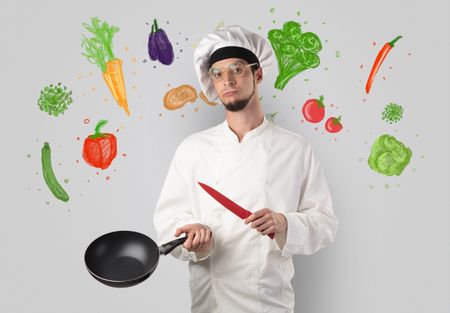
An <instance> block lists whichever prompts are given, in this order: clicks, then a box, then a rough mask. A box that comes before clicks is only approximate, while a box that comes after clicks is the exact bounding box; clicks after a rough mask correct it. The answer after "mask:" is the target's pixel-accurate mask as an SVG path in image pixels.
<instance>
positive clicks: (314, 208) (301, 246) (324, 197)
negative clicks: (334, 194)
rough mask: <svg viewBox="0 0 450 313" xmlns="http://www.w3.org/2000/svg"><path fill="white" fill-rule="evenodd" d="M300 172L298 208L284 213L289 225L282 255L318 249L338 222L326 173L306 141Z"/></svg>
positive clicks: (331, 233)
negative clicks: (301, 173)
mask: <svg viewBox="0 0 450 313" xmlns="http://www.w3.org/2000/svg"><path fill="white" fill-rule="evenodd" d="M302 172H303V173H304V174H303V175H301V179H302V181H301V190H300V198H299V203H298V207H297V210H296V212H290V213H287V214H286V219H287V222H288V228H287V233H286V239H285V240H286V241H285V244H284V247H283V250H282V255H283V256H292V255H294V254H303V255H309V254H313V253H315V252H317V251H319V250H320V249H322V248H323V247H325V246H326V245H328V244H329V243H331V242H333V241H334V238H335V236H336V231H337V228H338V224H339V222H338V219H337V218H336V216H335V215H334V212H333V206H332V202H331V195H330V191H329V189H328V184H327V182H326V179H325V175H324V173H323V171H322V169H321V167H320V164H319V161H318V160H317V158H316V157H315V156H314V154H313V151H312V149H311V147H310V146H309V144H308V146H307V149H306V153H305V158H304V162H303V166H302Z"/></svg>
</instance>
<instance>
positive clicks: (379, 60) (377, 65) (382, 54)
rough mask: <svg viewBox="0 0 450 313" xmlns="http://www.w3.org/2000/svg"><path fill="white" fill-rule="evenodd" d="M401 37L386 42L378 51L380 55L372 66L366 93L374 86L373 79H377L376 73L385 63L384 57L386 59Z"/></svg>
mask: <svg viewBox="0 0 450 313" xmlns="http://www.w3.org/2000/svg"><path fill="white" fill-rule="evenodd" d="M400 38H402V36H397V37H395V39H394V40H392V41H390V42H387V43H385V44H384V46H383V48H381V50H380V52H378V55H377V57H376V59H375V62H374V63H373V66H372V70H371V71H370V74H369V78H368V79H367V83H366V93H367V94H368V93H369V91H370V88H371V87H372V83H373V80H374V79H375V75H377V72H378V70H379V69H380V66H381V64H383V61H384V59H386V56H387V54H388V53H389V51H391V49H392V48H393V47H394V44H395V43H396V42H397V40H399V39H400Z"/></svg>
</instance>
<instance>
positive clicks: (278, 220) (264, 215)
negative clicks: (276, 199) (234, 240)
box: [244, 208, 287, 235]
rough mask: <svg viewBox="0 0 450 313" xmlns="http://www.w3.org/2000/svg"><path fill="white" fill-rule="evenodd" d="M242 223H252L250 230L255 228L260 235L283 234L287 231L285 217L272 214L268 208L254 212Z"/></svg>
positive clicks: (275, 213)
mask: <svg viewBox="0 0 450 313" xmlns="http://www.w3.org/2000/svg"><path fill="white" fill-rule="evenodd" d="M244 223H245V224H249V223H252V224H251V226H252V228H255V229H256V230H257V231H259V232H260V233H261V234H262V235H268V234H270V233H284V232H286V230H287V219H286V217H285V216H284V215H283V214H281V213H277V212H274V211H272V210H271V209H269V208H264V209H261V210H259V211H256V212H254V213H253V214H252V215H250V216H249V217H247V218H246V219H245V220H244Z"/></svg>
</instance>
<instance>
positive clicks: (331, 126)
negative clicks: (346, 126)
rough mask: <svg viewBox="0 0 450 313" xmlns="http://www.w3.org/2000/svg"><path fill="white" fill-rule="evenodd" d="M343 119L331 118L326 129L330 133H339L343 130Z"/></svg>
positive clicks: (326, 123)
mask: <svg viewBox="0 0 450 313" xmlns="http://www.w3.org/2000/svg"><path fill="white" fill-rule="evenodd" d="M342 128H343V127H342V124H341V117H340V116H339V117H337V118H336V117H330V118H328V119H327V121H326V122H325V129H326V130H327V132H329V133H337V132H340V131H341V130H342Z"/></svg>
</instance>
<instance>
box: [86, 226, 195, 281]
mask: <svg viewBox="0 0 450 313" xmlns="http://www.w3.org/2000/svg"><path fill="white" fill-rule="evenodd" d="M186 239H187V237H183V238H178V239H175V240H173V241H170V242H168V243H166V244H164V245H162V246H160V247H158V245H157V244H156V243H155V242H154V241H153V240H152V239H150V238H149V237H147V236H146V235H144V234H141V233H138V232H134V231H115V232H111V233H108V234H105V235H103V236H100V237H98V238H97V239H95V240H94V241H93V242H92V243H91V244H90V245H89V247H88V248H87V249H86V253H85V254H84V261H85V263H86V266H87V269H88V271H89V273H91V275H92V276H94V278H95V279H97V280H98V281H100V282H101V283H103V284H105V285H108V286H111V287H130V286H134V285H136V284H139V283H140V282H143V281H144V280H146V279H147V278H148V277H149V276H150V275H151V274H152V273H153V271H154V270H155V269H156V266H157V265H158V261H159V255H160V254H164V255H166V254H168V253H170V252H171V251H172V250H173V249H175V248H176V247H177V246H179V245H181V244H183V243H184V242H185V241H186Z"/></svg>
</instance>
